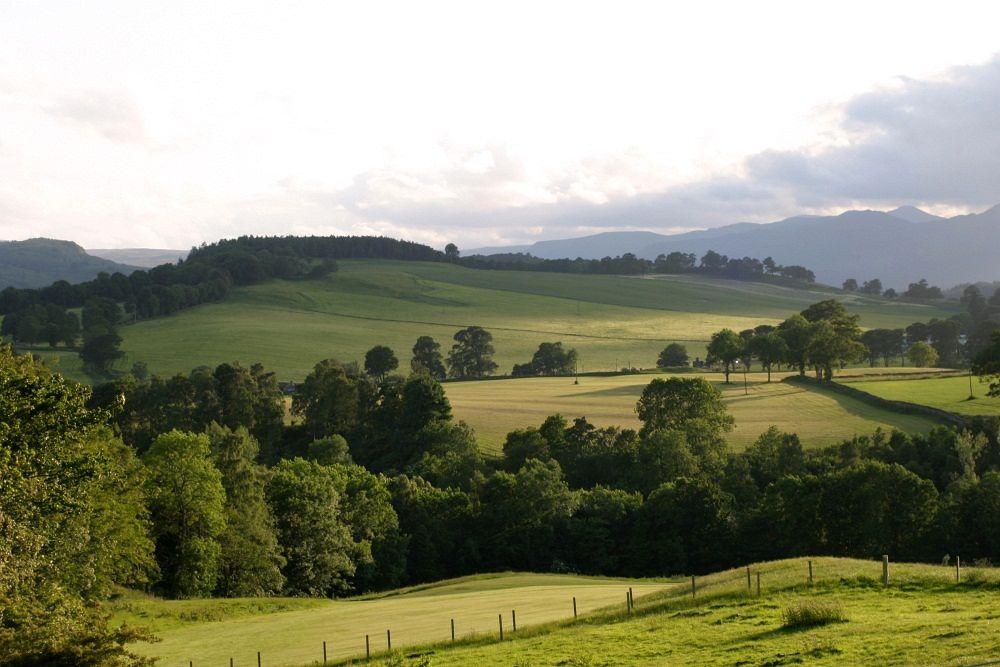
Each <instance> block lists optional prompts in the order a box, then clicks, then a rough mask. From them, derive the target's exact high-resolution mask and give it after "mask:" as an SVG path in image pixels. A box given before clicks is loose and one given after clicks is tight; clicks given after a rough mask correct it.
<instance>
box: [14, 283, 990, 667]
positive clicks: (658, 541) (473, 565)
mask: <svg viewBox="0 0 1000 667" xmlns="http://www.w3.org/2000/svg"><path fill="white" fill-rule="evenodd" d="M789 322H793V323H794V326H791V325H790V326H789V327H784V329H783V328H782V327H781V326H779V327H778V328H777V329H776V330H775V331H772V332H767V333H765V334H763V335H764V336H767V335H771V334H776V335H778V336H781V335H782V332H783V331H784V332H785V334H784V335H786V336H788V335H791V334H789V333H788V332H789V331H794V334H795V336H799V335H800V334H803V335H806V334H808V336H813V337H816V336H818V337H820V339H822V340H826V342H827V343H830V336H841V337H843V339H844V340H845V341H847V342H851V341H856V337H855V336H854V334H852V333H851V331H852V330H853V329H852V327H853V326H856V322H854V321H853V318H852V316H851V315H849V314H848V313H846V312H845V311H843V306H842V305H841V304H839V303H838V302H835V301H829V302H821V303H819V304H815V305H814V306H812V307H810V308H809V309H806V311H803V313H802V314H799V315H796V316H793V317H792V318H789ZM802 323H805V325H804V326H800V325H802ZM855 333H856V332H855ZM734 336H735V338H734V339H732V340H731V341H730V342H732V343H734V344H735V343H736V342H737V341H742V340H743V339H742V338H741V337H740V336H739V334H734ZM824 337H825V338H824ZM721 338H730V336H729V335H728V334H726V335H724V336H720V339H721ZM792 338H793V339H796V340H797V338H795V337H794V336H793V337H792ZM560 347H561V346H560ZM414 348H415V349H414V357H415V361H414V363H413V366H412V370H411V372H410V373H409V374H407V375H405V376H404V375H398V374H396V373H394V371H395V370H396V369H397V367H398V361H397V360H396V358H395V355H394V353H393V352H392V351H391V350H389V349H388V348H385V347H384V346H376V347H375V348H373V349H372V352H371V353H370V354H369V355H367V356H366V360H365V367H364V369H360V368H357V367H354V366H352V365H344V364H341V363H338V362H337V361H335V360H333V359H326V360H323V361H320V362H319V363H317V364H316V366H315V368H314V370H313V371H312V373H310V375H309V376H308V377H307V378H306V380H305V381H304V382H303V383H302V384H301V385H300V386H299V387H298V388H297V390H296V392H295V394H294V397H293V399H292V401H291V414H292V416H293V423H291V424H288V423H286V421H285V419H284V411H285V402H284V401H285V397H284V395H283V393H282V391H281V388H280V387H279V386H278V384H277V382H276V381H275V378H274V376H273V375H272V374H270V373H268V372H267V371H266V369H264V368H262V367H260V366H252V367H250V368H245V367H243V366H241V365H239V364H221V365H219V366H218V367H216V368H215V369H208V368H197V369H194V370H193V371H192V372H191V373H189V374H186V375H178V376H175V377H172V378H159V377H155V376H154V377H152V378H146V379H142V378H138V377H135V376H133V375H131V374H130V375H125V376H121V377H118V378H116V379H114V380H113V381H111V382H109V383H106V384H104V385H101V386H98V387H96V388H95V389H94V390H93V391H91V390H90V389H89V388H86V387H82V386H78V385H74V384H72V383H68V382H67V381H65V380H64V379H63V378H61V377H60V376H59V375H57V374H53V373H51V372H50V371H49V370H48V369H46V368H45V367H44V366H42V365H40V364H39V363H38V362H36V361H34V360H32V358H31V357H30V356H29V355H21V356H16V355H14V354H12V352H11V351H10V349H9V348H3V349H2V350H0V411H2V413H3V414H4V415H5V419H4V422H3V424H4V428H3V429H2V430H0V521H2V522H3V529H4V534H5V535H6V536H8V539H7V540H6V541H5V544H4V548H3V549H0V601H2V606H3V608H4V610H5V611H4V623H3V625H2V626H0V652H2V653H3V654H4V655H7V656H14V659H13V664H44V663H45V661H46V660H50V661H60V660H61V661H63V662H73V663H74V664H86V660H87V656H90V655H93V654H94V652H100V655H102V656H104V657H105V658H106V657H108V656H112V657H114V656H118V657H117V658H114V659H119V658H120V662H121V664H127V663H129V662H133V661H132V659H131V658H128V656H127V655H126V652H125V650H124V649H123V648H122V643H123V642H125V641H127V640H129V639H132V638H135V637H136V636H138V635H137V634H136V632H135V631H133V630H131V629H128V628H119V629H113V628H112V629H105V626H104V624H103V621H102V620H101V618H100V610H99V607H97V606H94V603H96V602H98V601H99V600H101V599H103V598H105V597H106V596H108V595H109V594H111V593H113V591H114V590H116V588H117V587H119V586H128V587H136V588H142V589H148V590H151V591H154V592H156V593H159V594H161V595H164V596H168V597H178V598H184V597H195V596H209V595H214V596H255V595H278V594H285V595H313V596H342V595H349V594H355V593H360V592H365V591H372V590H381V589H387V588H392V587H396V586H399V585H402V584H408V583H417V582H422V581H429V580H434V579H440V578H443V577H449V576H455V575H461V574H467V573H472V572H481V571H490V570H503V569H517V570H539V571H554V572H580V573H588V574H606V575H628V576H653V575H657V576H663V575H670V574H681V573H684V574H690V573H704V572H709V571H713V570H718V569H721V568H724V567H727V566H730V565H735V564H739V563H744V562H749V561H759V560H765V559H770V558H780V557H786V556H793V555H800V554H830V555H844V556H857V557H872V556H878V555H880V554H883V553H888V554H892V556H893V557H894V558H896V559H901V560H926V561H934V562H937V561H940V560H941V559H942V558H946V557H948V556H949V554H959V555H961V556H962V558H964V559H966V560H975V559H992V560H996V559H997V558H1000V533H998V532H997V531H996V521H995V517H996V515H997V512H998V511H1000V442H998V433H997V430H998V425H997V423H996V420H982V421H980V422H978V423H977V426H976V427H975V429H974V430H972V431H958V430H955V429H952V428H946V427H938V428H936V429H934V430H933V431H931V432H930V433H929V434H927V435H919V434H917V435H914V434H904V433H891V434H888V433H882V432H876V433H874V434H872V435H871V436H868V437H860V438H855V439H853V440H850V441H846V442H843V443H842V444H840V445H838V446H835V447H829V448H825V449H818V450H817V449H811V448H809V447H808V444H809V443H802V442H800V440H799V438H798V437H797V436H796V435H795V434H793V433H784V432H780V431H778V430H777V429H774V428H772V429H770V430H768V431H767V432H765V433H763V434H761V436H760V437H759V438H758V440H757V441H756V442H755V443H754V444H753V445H752V446H750V447H749V448H748V449H747V450H746V451H744V452H739V453H737V452H733V451H731V450H730V449H729V447H728V445H727V441H726V435H727V433H728V432H729V431H730V430H731V429H732V426H733V420H732V417H730V416H729V415H728V414H727V412H726V408H725V406H724V404H723V403H722V400H721V394H720V392H719V391H718V390H717V389H716V388H715V387H714V386H713V385H711V384H710V383H709V382H707V381H706V380H704V379H703V378H701V377H697V376H683V375H681V376H673V377H668V378H658V379H654V380H653V381H652V382H650V383H649V385H648V386H647V387H646V389H645V390H644V392H643V394H642V396H641V398H640V399H639V401H638V403H637V405H636V411H637V414H638V416H639V419H640V421H641V422H642V427H641V428H640V429H638V430H634V429H628V428H617V427H605V428H598V427H595V426H594V425H592V424H590V423H589V422H588V421H587V419H586V418H585V417H580V418H578V419H574V420H572V421H570V420H568V419H566V418H564V417H562V416H560V415H552V416H550V417H549V418H547V419H546V420H545V421H544V422H543V423H542V424H538V425H525V427H524V428H522V429H518V430H515V431H513V432H511V433H510V434H508V436H507V438H506V442H505V444H504V447H503V456H502V457H500V458H497V459H492V458H486V457H484V456H483V455H482V454H481V453H480V451H479V449H478V447H477V444H476V438H475V434H474V433H473V432H472V431H471V430H470V429H469V428H468V427H467V426H465V425H464V424H463V423H461V422H456V421H454V420H453V418H452V414H451V407H450V405H449V402H448V399H447V397H446V395H445V393H444V390H443V388H442V386H441V384H440V383H439V381H438V379H437V378H436V377H434V375H438V376H439V377H440V374H441V369H445V371H446V372H455V369H463V370H462V371H461V372H470V371H469V370H468V369H473V370H472V371H471V372H481V373H488V372H490V370H489V369H490V364H491V363H492V361H491V359H490V357H491V355H492V350H491V347H490V346H489V344H488V332H485V331H483V330H482V329H479V328H478V327H470V328H469V329H468V330H463V331H461V332H459V334H456V336H455V341H454V345H453V346H452V349H451V350H450V351H449V353H448V355H447V356H445V355H443V354H442V351H441V346H440V345H439V344H437V343H436V342H435V341H433V340H432V339H429V338H428V337H422V338H421V339H420V340H418V341H417V342H416V344H415V346H414ZM849 348H850V346H849V345H847V343H844V345H843V346H841V347H838V348H837V349H841V350H844V351H846V352H845V353H849V352H850V349H849ZM744 349H745V348H743V347H740V348H739V350H740V351H741V352H740V353H743V352H742V350H744ZM804 349H805V352H804V354H805V357H804V361H803V362H793V363H801V364H807V365H809V366H810V367H812V368H815V369H817V372H818V373H819V374H820V375H825V374H826V371H827V369H828V368H829V367H830V366H831V365H833V364H835V363H837V358H836V357H831V356H830V355H828V354H825V355H823V356H817V355H819V353H818V352H817V350H819V349H820V347H818V346H809V345H806V347H805V348H804ZM664 352H665V355H664V356H667V357H673V356H675V355H676V354H677V352H678V350H676V348H675V349H674V350H672V351H671V352H670V354H667V351H666V350H665V351H664ZM539 353H540V355H536V358H535V359H532V360H531V361H530V362H528V363H529V364H536V363H543V364H544V363H549V361H551V360H553V359H555V360H559V359H562V360H563V361H565V357H566V356H567V355H566V351H565V350H561V349H559V348H556V347H555V346H548V347H544V348H540V350H539ZM720 355H721V352H720ZM719 358H720V361H722V362H723V363H725V358H724V357H722V356H720V357H719ZM784 359H785V360H786V361H785V362H786V363H788V362H789V361H788V360H790V359H792V357H784ZM975 364H976V369H977V372H980V373H982V374H983V376H984V378H985V379H987V380H991V381H992V383H993V384H992V391H993V392H994V393H1000V383H998V378H1000V334H997V333H994V334H993V335H992V337H991V339H990V341H989V343H988V344H987V345H986V346H985V347H984V348H983V350H982V351H981V352H980V353H979V354H978V355H977V357H976V359H975ZM800 368H804V366H802V365H800Z"/></svg>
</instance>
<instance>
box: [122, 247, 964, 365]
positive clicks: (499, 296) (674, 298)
mask: <svg viewBox="0 0 1000 667" xmlns="http://www.w3.org/2000/svg"><path fill="white" fill-rule="evenodd" d="M835 294H836V296H837V298H843V299H845V300H847V301H848V302H849V303H848V305H849V306H850V308H851V309H852V310H854V311H855V312H858V313H859V314H860V315H861V318H862V324H863V325H864V326H869V327H874V326H894V327H896V326H905V325H907V324H909V323H911V322H913V321H915V320H928V319H930V318H931V317H937V316H944V315H946V314H947V311H942V310H941V309H940V308H937V307H931V306H923V305H917V304H902V303H894V302H890V301H886V300H883V299H872V298H868V297H862V296H857V295H844V294H841V293H835ZM830 296H831V292H830V291H829V290H827V289H820V288H817V289H815V290H795V289H789V288H785V287H778V286H773V285H763V284H755V283H744V282H737V281H728V280H717V279H706V278H693V277H687V276H673V277H666V276H664V277H657V278H650V279H641V278H625V277H615V276H586V275H566V274H549V273H533V272H517V271H477V270H472V269H464V268H461V267H457V266H453V265H448V264H439V263H419V262H390V261H374V260H372V261H345V262H342V263H341V269H340V271H339V272H338V273H337V274H335V275H333V276H331V277H329V278H328V279H325V280H322V281H295V282H288V281H274V282H269V283H267V284H263V285H256V286H253V287H248V288H241V289H238V290H235V292H234V293H233V294H232V295H231V296H230V298H228V299H227V300H226V301H225V302H223V303H219V304H209V305H204V306H199V307H197V308H193V309H191V310H188V311H183V312H181V313H179V314H177V315H174V316H171V317H166V318H162V319H157V320H149V321H144V322H140V323H138V324H135V325H131V326H127V327H124V328H123V329H122V331H121V333H122V336H123V337H124V339H125V340H124V344H123V349H124V350H125V352H126V353H127V356H126V359H125V360H124V361H123V362H122V364H120V365H121V367H122V368H123V369H127V368H128V367H129V366H130V365H131V363H132V362H133V361H135V360H141V361H145V362H146V363H147V364H148V365H149V368H150V370H151V371H152V372H155V373H161V374H171V373H176V372H181V371H184V372H186V371H189V370H190V369H191V368H193V367H195V366H198V365H201V364H208V365H215V364H218V363H221V362H224V361H241V362H243V363H247V364H249V363H253V362H258V361H259V362H262V363H263V364H264V365H265V367H267V368H268V369H271V370H274V371H275V372H277V374H278V375H279V377H280V378H281V379H301V378H303V377H304V376H305V375H306V374H307V373H308V372H309V370H310V369H311V368H312V366H313V365H314V364H315V363H316V362H317V361H319V360H321V359H324V358H327V357H335V358H338V359H340V360H342V361H357V360H361V359H362V358H363V355H364V353H365V351H366V350H367V349H369V348H370V347H372V346H373V345H375V344H379V343H381V344H386V345H389V346H390V347H392V348H393V349H394V350H395V351H396V353H397V355H398V356H399V358H400V362H401V365H402V366H403V367H404V368H405V367H407V365H408V363H409V352H410V349H411V348H412V346H413V343H414V341H415V340H416V339H417V337H418V336H421V335H430V336H433V337H434V338H436V339H437V340H438V341H439V342H441V343H442V345H443V347H444V349H445V351H447V349H448V347H449V346H450V343H451V337H452V335H453V334H454V333H455V331H456V330H457V329H459V328H461V327H465V326H468V325H473V324H475V325H481V326H484V327H486V328H487V329H489V330H490V331H491V332H492V333H493V335H494V338H495V347H496V350H497V354H496V361H497V362H498V363H499V364H500V370H501V372H504V373H506V372H509V371H510V368H511V366H512V365H513V364H514V363H515V362H523V361H527V360H529V359H530V358H531V354H532V353H533V352H534V350H535V349H536V348H537V346H538V344H539V343H541V342H543V341H557V340H561V341H562V342H563V343H564V344H566V345H568V346H572V347H575V348H576V349H577V350H578V351H579V353H580V361H581V365H582V367H583V369H584V370H609V369H612V368H613V367H615V365H616V364H617V365H618V366H624V365H626V364H627V363H631V364H632V365H633V366H636V367H650V366H653V365H654V364H655V361H656V356H657V354H658V353H659V351H660V350H661V349H662V348H663V347H664V346H665V345H666V344H667V343H668V342H671V341H685V342H686V344H687V345H688V349H689V352H690V353H691V355H692V356H694V355H703V354H704V341H706V340H707V339H708V337H709V336H710V335H711V334H712V332H714V331H716V330H718V329H720V328H722V327H732V328H734V329H743V328H746V327H750V326H755V325H757V324H761V323H764V322H777V321H779V320H781V319H783V318H785V317H787V316H788V315H790V314H792V313H795V312H798V311H800V310H802V309H803V308H804V307H806V306H807V305H809V304H810V303H813V302H815V301H818V300H821V299H824V298H830Z"/></svg>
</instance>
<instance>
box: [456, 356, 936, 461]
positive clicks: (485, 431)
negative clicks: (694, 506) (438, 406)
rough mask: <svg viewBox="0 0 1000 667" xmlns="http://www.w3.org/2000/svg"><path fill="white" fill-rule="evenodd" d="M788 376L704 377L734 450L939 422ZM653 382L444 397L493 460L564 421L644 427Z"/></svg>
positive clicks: (827, 441) (562, 381)
mask: <svg viewBox="0 0 1000 667" xmlns="http://www.w3.org/2000/svg"><path fill="white" fill-rule="evenodd" d="M785 375H786V374H779V373H775V374H773V380H774V381H772V382H771V383H767V382H766V380H767V376H766V375H765V374H763V373H749V374H748V376H747V387H746V390H744V385H743V376H742V375H733V376H732V381H733V383H732V384H729V385H726V384H725V383H724V382H723V377H722V375H721V374H717V373H709V374H706V375H705V377H707V378H708V379H709V380H711V381H712V383H713V384H714V385H715V386H716V387H718V388H719V389H720V390H721V391H722V393H723V397H724V400H725V403H726V407H727V408H728V409H729V412H730V414H732V415H733V417H734V418H735V420H736V426H735V428H734V430H733V432H732V433H730V435H729V440H730V444H731V445H732V447H733V448H734V449H736V450H742V449H745V448H746V447H747V446H748V445H749V444H750V443H752V442H753V441H754V440H755V439H756V438H757V437H758V436H759V435H760V434H761V433H763V432H764V431H766V430H767V429H768V427H770V426H771V425H774V426H777V427H778V428H780V429H782V430H785V431H789V432H792V433H797V434H798V435H799V436H800V438H801V439H802V441H803V444H804V445H805V446H806V447H818V446H823V445H831V444H835V443H838V442H840V441H841V440H844V439H846V438H851V437H853V436H855V435H870V434H871V433H872V432H873V431H874V430H875V429H876V428H882V429H886V430H890V429H893V428H895V429H899V430H901V431H906V432H911V433H912V432H924V431H927V430H929V429H930V428H931V427H932V426H933V425H934V424H935V422H933V421H932V420H930V419H928V418H925V417H921V416H917V415H905V414H899V413H895V412H890V411H888V410H884V409H882V408H878V407H875V406H872V405H869V404H867V403H864V402H862V401H859V400H857V399H854V398H851V397H849V396H845V395H843V394H839V393H836V392H833V391H827V390H824V389H821V388H817V387H812V386H809V387H807V386H803V385H793V384H789V383H787V382H780V381H779V380H780V379H781V377H784V376H785ZM654 377H656V376H655V375H649V374H640V375H619V376H609V377H601V376H585V377H581V378H580V384H574V378H571V377H548V378H518V379H505V380H482V381H474V382H449V383H446V384H445V385H444V386H445V389H446V391H447V393H448V398H449V400H450V401H451V404H452V408H453V411H454V414H455V418H456V419H462V420H464V421H466V422H467V423H468V424H469V425H470V426H472V427H473V428H474V429H475V431H476V435H477V438H478V441H479V443H480V446H481V447H482V448H483V449H484V451H487V452H489V453H493V454H498V453H500V451H501V447H502V445H503V441H504V438H505V437H506V435H507V433H508V432H510V431H513V430H514V429H518V428H525V427H527V426H538V425H540V424H541V423H542V421H544V419H545V418H546V417H548V416H549V415H551V414H554V413H557V412H558V413H560V414H562V415H563V416H564V417H566V418H567V420H572V419H574V418H576V417H586V418H587V419H588V420H589V421H590V422H592V423H593V424H595V425H598V426H627V427H632V428H638V427H639V425H640V424H639V421H638V419H637V417H636V414H635V404H636V401H637V400H638V399H639V396H640V395H641V394H642V390H643V388H644V387H645V386H646V385H647V384H648V383H649V382H650V380H652V379H653V378H654Z"/></svg>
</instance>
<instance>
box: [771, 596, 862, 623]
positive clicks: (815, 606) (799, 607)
mask: <svg viewBox="0 0 1000 667" xmlns="http://www.w3.org/2000/svg"><path fill="white" fill-rule="evenodd" d="M781 618H782V621H783V622H782V624H781V625H782V627H784V628H812V627H816V626H819V625H826V624H828V623H840V622H841V621H846V620H847V617H846V616H844V609H843V607H841V606H840V604H838V603H837V602H831V601H827V600H803V601H801V602H796V603H795V604H792V605H790V606H788V607H786V608H785V610H784V611H783V612H781Z"/></svg>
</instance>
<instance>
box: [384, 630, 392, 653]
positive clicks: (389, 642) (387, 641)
mask: <svg viewBox="0 0 1000 667" xmlns="http://www.w3.org/2000/svg"><path fill="white" fill-rule="evenodd" d="M385 646H386V648H388V649H389V650H390V651H391V650H392V634H391V633H390V632H389V628H386V629H385Z"/></svg>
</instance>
